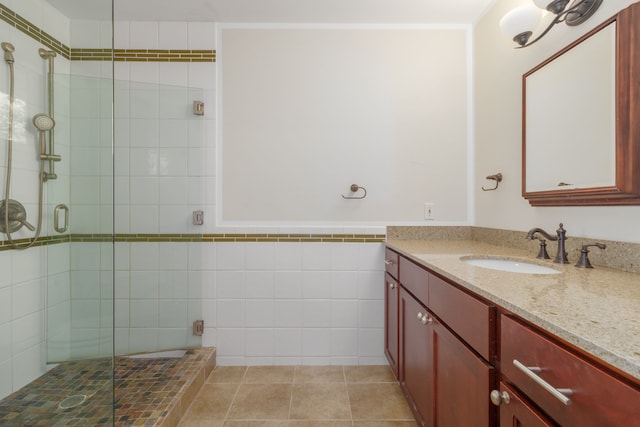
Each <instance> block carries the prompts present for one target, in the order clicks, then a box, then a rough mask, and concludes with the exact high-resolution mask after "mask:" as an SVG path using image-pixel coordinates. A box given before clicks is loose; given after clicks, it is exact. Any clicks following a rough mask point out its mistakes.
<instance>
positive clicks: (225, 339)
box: [216, 328, 244, 364]
mask: <svg viewBox="0 0 640 427" xmlns="http://www.w3.org/2000/svg"><path fill="white" fill-rule="evenodd" d="M218 355H219V356H220V357H221V358H223V360H224V357H227V356H235V357H238V360H237V362H238V363H237V364H243V363H244V361H243V360H244V329H227V328H218V348H217V349H216V357H217V356H218Z"/></svg>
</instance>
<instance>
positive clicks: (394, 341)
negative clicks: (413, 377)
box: [384, 273, 400, 379]
mask: <svg viewBox="0 0 640 427" xmlns="http://www.w3.org/2000/svg"><path fill="white" fill-rule="evenodd" d="M384 285H385V286H384V287H385V291H384V293H385V316H384V320H385V325H384V352H385V355H386V356H387V360H388V361H389V365H390V366H391V369H392V370H393V373H394V375H395V376H396V378H398V379H399V376H398V296H399V293H400V289H399V287H398V282H397V281H396V280H394V279H393V277H391V276H390V275H389V274H388V273H387V274H385V283H384Z"/></svg>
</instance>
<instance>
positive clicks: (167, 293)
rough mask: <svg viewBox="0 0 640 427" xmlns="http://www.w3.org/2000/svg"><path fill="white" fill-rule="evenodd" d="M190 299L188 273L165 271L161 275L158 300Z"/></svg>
mask: <svg viewBox="0 0 640 427" xmlns="http://www.w3.org/2000/svg"><path fill="white" fill-rule="evenodd" d="M214 285H215V283H214ZM188 297H189V274H188V272H187V271H163V272H162V274H160V275H159V277H158V298H160V299H187V298H188ZM214 297H215V293H214Z"/></svg>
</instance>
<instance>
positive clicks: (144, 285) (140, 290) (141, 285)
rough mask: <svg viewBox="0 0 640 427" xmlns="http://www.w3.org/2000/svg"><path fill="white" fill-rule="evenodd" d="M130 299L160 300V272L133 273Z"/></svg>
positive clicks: (131, 275)
mask: <svg viewBox="0 0 640 427" xmlns="http://www.w3.org/2000/svg"><path fill="white" fill-rule="evenodd" d="M130 277H131V284H130V292H129V298H131V299H147V300H148V299H156V298H158V295H159V293H158V281H159V272H158V271H132V272H131V273H130Z"/></svg>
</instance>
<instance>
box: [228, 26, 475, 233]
mask: <svg viewBox="0 0 640 427" xmlns="http://www.w3.org/2000/svg"><path fill="white" fill-rule="evenodd" d="M468 34H469V28H468V27H463V26H458V27H454V26H451V27H449V28H447V27H443V26H425V27H410V26H405V27H403V26H400V27H375V26H371V27H364V28H363V27H357V26H348V25H345V26H340V27H335V26H325V27H321V26H320V27H317V26H271V27H260V26H251V25H246V26H242V25H234V26H226V25H222V26H221V29H220V31H219V36H218V39H219V40H218V67H219V69H218V72H219V93H218V95H219V100H220V103H221V108H220V109H219V111H218V116H219V117H220V120H219V123H218V150H219V156H218V160H219V174H218V176H219V178H220V179H219V186H218V189H219V194H218V196H219V200H220V203H219V204H218V208H219V212H218V215H217V218H218V220H219V225H235V226H251V225H255V224H274V223H275V224H283V223H284V224H303V225H306V224H311V223H320V224H322V223H338V224H353V225H363V224H371V223H377V224H384V225H386V224H388V223H390V222H393V223H398V222H405V223H407V222H417V223H418V224H424V214H423V205H424V203H425V202H431V203H435V206H436V209H435V210H434V212H435V218H436V219H437V220H440V221H449V222H458V223H465V222H468V221H471V220H472V219H471V218H469V216H468V191H467V189H468V186H467V176H468V173H469V171H468V162H467V159H468V155H469V154H468V145H469V139H470V135H471V133H470V132H469V124H468V122H469V120H468V117H469V104H468V100H469V93H470V90H471V88H470V83H471V79H470V72H471V68H470V64H469V60H470V51H469V49H470V46H468V45H469V44H470V39H468ZM469 164H470V163H469ZM353 183H356V184H359V185H361V186H363V187H365V188H366V189H367V191H368V195H367V197H366V198H365V199H363V200H357V201H356V200H344V199H343V198H342V197H341V195H343V194H344V195H347V196H349V195H352V194H351V193H350V192H349V187H350V185H351V184H353ZM362 194H363V193H362V192H360V194H359V195H362Z"/></svg>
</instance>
